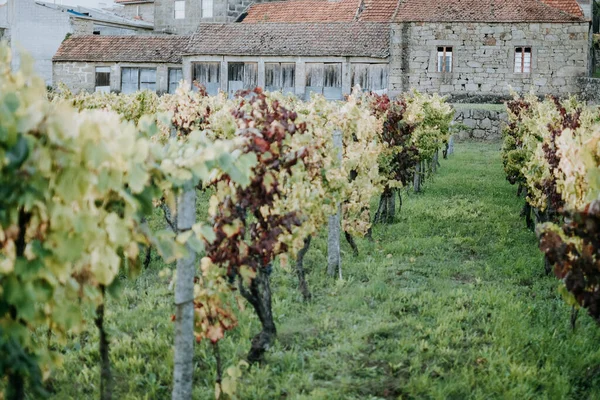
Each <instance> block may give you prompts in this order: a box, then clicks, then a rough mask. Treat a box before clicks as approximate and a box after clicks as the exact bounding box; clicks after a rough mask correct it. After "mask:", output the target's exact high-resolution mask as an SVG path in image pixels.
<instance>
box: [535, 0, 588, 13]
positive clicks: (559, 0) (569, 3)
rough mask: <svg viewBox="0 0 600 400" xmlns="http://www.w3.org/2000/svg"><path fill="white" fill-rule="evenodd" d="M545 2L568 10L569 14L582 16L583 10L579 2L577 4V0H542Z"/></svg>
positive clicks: (565, 10)
mask: <svg viewBox="0 0 600 400" xmlns="http://www.w3.org/2000/svg"><path fill="white" fill-rule="evenodd" d="M542 1H543V2H544V3H546V4H548V5H549V6H552V7H554V8H558V9H559V10H562V11H564V12H566V13H567V14H572V15H577V16H580V17H582V16H583V11H582V10H581V7H579V4H577V0H542Z"/></svg>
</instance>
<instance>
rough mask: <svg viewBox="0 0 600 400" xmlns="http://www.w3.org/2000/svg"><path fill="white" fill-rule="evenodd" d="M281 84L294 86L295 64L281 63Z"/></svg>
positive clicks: (288, 86)
mask: <svg viewBox="0 0 600 400" xmlns="http://www.w3.org/2000/svg"><path fill="white" fill-rule="evenodd" d="M281 86H283V87H284V88H293V87H295V86H296V64H293V63H288V64H281Z"/></svg>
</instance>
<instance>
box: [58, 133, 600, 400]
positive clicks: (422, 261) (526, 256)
mask: <svg viewBox="0 0 600 400" xmlns="http://www.w3.org/2000/svg"><path fill="white" fill-rule="evenodd" d="M499 148H500V144H498V143H494V144H489V143H488V144H483V143H476V144H475V143H459V144H457V146H456V151H457V153H456V154H455V155H453V156H451V158H450V159H449V160H443V161H442V168H441V169H440V171H439V173H438V174H437V175H436V176H435V177H434V179H433V180H431V181H429V182H428V183H427V185H426V189H425V191H424V193H423V194H420V195H414V194H409V195H406V194H405V195H404V206H403V209H402V211H401V213H399V214H398V221H397V223H395V224H394V225H391V226H377V227H375V230H374V238H375V242H373V243H371V242H368V241H366V240H359V241H358V244H359V247H360V251H361V255H360V256H359V257H358V258H353V257H352V253H351V251H350V249H349V247H348V246H347V245H346V244H345V243H344V247H343V259H344V265H343V273H344V279H345V280H344V281H334V280H330V279H328V278H327V276H326V274H325V270H326V262H327V261H326V244H325V240H324V238H325V236H324V234H322V235H321V237H319V238H318V239H317V240H315V241H314V245H313V247H312V248H311V250H310V252H309V253H308V255H307V257H306V265H307V268H308V269H309V271H310V273H309V277H308V279H309V284H310V286H311V289H312V291H313V295H314V301H313V302H312V303H310V304H304V303H302V302H301V301H300V298H301V297H300V294H299V293H298V291H297V289H296V285H297V283H296V279H295V277H294V274H293V273H292V272H291V271H284V270H282V269H280V268H278V269H276V270H275V271H276V272H275V273H274V277H273V287H274V303H273V307H274V313H275V316H276V322H277V326H278V330H279V331H278V341H277V342H276V344H275V346H274V347H273V349H272V350H271V351H270V352H269V353H268V356H267V361H266V363H265V364H263V365H262V366H260V367H252V368H251V369H249V370H246V371H245V372H244V374H243V376H242V378H241V379H240V381H239V388H238V397H239V398H240V399H257V400H264V399H298V400H299V399H328V400H334V399H340V400H341V399H397V398H402V399H598V398H600V351H599V343H600V329H599V328H598V327H597V326H596V324H595V323H594V322H593V321H592V320H591V319H590V318H589V317H587V316H586V315H583V314H582V315H581V316H580V318H579V321H578V324H577V329H576V331H575V332H573V331H572V330H571V328H570V323H569V317H570V314H571V309H570V307H568V306H567V305H566V304H565V303H564V302H563V301H562V299H561V298H560V296H559V295H558V294H557V287H558V282H557V281H556V279H554V278H552V277H547V276H545V275H544V273H543V265H542V261H541V256H540V253H539V252H538V250H537V246H536V239H535V236H534V234H533V233H532V232H530V231H528V230H526V229H525V228H524V222H523V221H522V220H521V219H520V217H519V211H520V207H521V201H522V200H519V199H517V198H516V196H515V192H516V189H515V188H514V187H512V186H510V185H509V184H508V183H507V182H506V181H505V179H504V177H503V172H502V167H501V161H500V154H499ZM152 223H154V224H159V223H160V219H159V218H158V217H157V218H156V219H155V220H153V221H152ZM162 268H164V265H161V264H160V263H159V262H158V261H155V262H154V263H153V265H152V267H151V269H150V270H148V271H145V272H144V273H143V274H142V275H141V276H140V277H139V278H138V279H137V280H136V281H126V280H124V281H123V286H124V287H123V290H122V292H121V295H120V296H119V297H118V298H114V299H111V300H110V301H109V303H108V325H109V332H110V335H111V340H112V343H111V345H112V353H111V357H112V365H113V374H114V376H115V381H116V382H115V383H116V388H115V397H114V398H115V399H167V398H169V397H170V385H171V374H172V347H171V346H172V342H173V327H172V323H171V322H170V316H171V314H172V313H173V305H172V299H173V294H172V293H171V292H170V291H169V287H168V280H167V279H166V278H161V277H159V275H158V272H159V271H160V270H161V269H162ZM258 329H259V324H258V321H257V318H255V317H254V316H253V314H252V312H251V310H250V309H249V308H248V309H246V311H244V312H242V313H240V324H239V327H238V328H237V329H236V330H235V331H233V332H231V333H230V334H229V335H228V337H227V338H226V339H225V340H224V341H223V342H222V345H221V349H222V352H223V355H224V359H225V360H226V365H227V366H228V365H235V364H237V363H238V362H239V360H242V359H243V358H244V356H245V354H246V352H247V350H248V349H249V340H250V338H251V337H252V336H253V334H254V333H256V332H257V331H258ZM195 356H196V357H195V360H196V361H195V362H196V371H195V376H194V379H195V383H194V399H212V398H214V392H213V387H214V383H213V382H214V374H215V363H214V360H213V357H212V354H211V351H210V348H209V346H208V345H207V344H206V343H201V344H199V345H197V346H196V350H195ZM98 360H99V355H98V352H97V334H96V331H95V329H94V328H93V326H92V325H91V324H90V327H89V332H86V333H84V334H82V335H80V336H78V337H77V338H76V340H75V339H74V340H73V341H72V342H70V343H69V344H68V346H67V347H66V349H65V351H64V365H63V368H62V369H61V370H60V371H59V372H57V373H56V374H55V376H54V377H53V378H52V380H51V381H50V383H49V384H50V386H51V388H52V390H53V392H54V395H53V398H56V399H87V398H97V396H98V386H99V378H98V376H99V371H98Z"/></svg>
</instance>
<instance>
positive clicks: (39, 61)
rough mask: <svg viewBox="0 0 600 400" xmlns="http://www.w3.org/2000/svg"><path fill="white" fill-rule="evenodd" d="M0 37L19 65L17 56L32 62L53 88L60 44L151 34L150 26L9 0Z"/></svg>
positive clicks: (91, 11)
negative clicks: (77, 37) (86, 37)
mask: <svg viewBox="0 0 600 400" xmlns="http://www.w3.org/2000/svg"><path fill="white" fill-rule="evenodd" d="M0 15H4V17H0V24H2V20H4V28H2V25H0V29H2V36H3V38H4V39H6V40H8V41H9V43H10V46H11V48H12V50H13V54H14V55H15V57H14V58H13V65H12V66H13V68H18V67H19V65H20V62H21V61H20V53H21V52H22V51H23V52H25V53H27V54H29V55H30V56H31V57H32V58H33V59H34V61H35V63H34V67H35V70H36V72H37V73H38V74H39V75H40V76H42V77H43V78H44V79H45V81H46V83H47V84H48V85H52V83H53V81H52V57H53V56H54V54H55V53H56V51H57V49H58V48H59V46H60V44H61V42H62V41H63V40H64V39H65V38H66V37H67V36H68V35H71V34H90V35H91V34H96V35H111V34H120V35H124V34H130V35H135V34H141V33H149V32H152V24H150V23H147V22H142V21H133V20H127V19H125V18H123V17H119V16H117V15H114V14H111V13H107V12H104V11H101V10H95V9H88V8H83V7H68V6H61V5H56V4H53V3H44V2H40V1H35V0H8V1H7V2H6V3H5V5H4V6H2V7H0Z"/></svg>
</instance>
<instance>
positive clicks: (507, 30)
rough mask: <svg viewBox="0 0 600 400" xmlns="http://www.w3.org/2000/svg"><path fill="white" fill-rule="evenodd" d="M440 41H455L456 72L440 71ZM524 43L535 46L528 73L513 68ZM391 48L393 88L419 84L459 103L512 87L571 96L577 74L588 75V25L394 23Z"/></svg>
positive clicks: (501, 93)
mask: <svg viewBox="0 0 600 400" xmlns="http://www.w3.org/2000/svg"><path fill="white" fill-rule="evenodd" d="M438 46H452V48H453V65H452V72H446V73H439V72H437V47H438ZM520 46H527V47H531V48H532V66H531V71H532V72H531V73H529V74H516V73H514V53H515V47H520ZM390 50H391V57H390V60H391V61H390V91H391V92H392V93H398V92H403V91H406V90H409V89H411V88H416V89H419V90H421V91H425V92H430V93H431V92H437V93H440V94H444V95H450V96H451V97H452V99H453V100H454V101H461V102H474V101H481V99H484V98H485V99H486V100H487V101H490V100H492V99H494V98H497V99H499V100H501V99H505V98H507V97H508V96H509V93H510V88H511V87H512V88H513V89H514V90H516V91H517V92H528V91H529V90H531V89H533V90H534V91H535V92H536V93H538V94H549V93H551V94H557V95H567V94H569V93H577V92H578V90H579V86H578V84H577V77H579V76H587V72H588V62H589V61H588V57H589V24H588V23H587V22H581V23H579V22H574V23H554V24H551V23H512V24H509V23H496V24H490V23H404V24H394V25H393V26H392V45H391V49H390ZM405 72H406V73H405ZM474 96H479V98H480V99H479V100H472V99H473V97H474Z"/></svg>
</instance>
